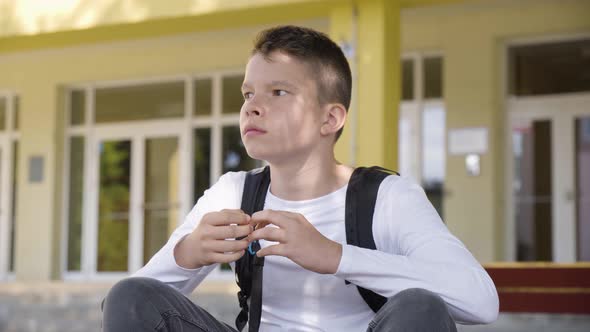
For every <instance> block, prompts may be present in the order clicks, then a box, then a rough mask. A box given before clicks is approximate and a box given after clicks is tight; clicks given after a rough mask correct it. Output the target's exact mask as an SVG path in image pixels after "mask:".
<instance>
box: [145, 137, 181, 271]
mask: <svg viewBox="0 0 590 332" xmlns="http://www.w3.org/2000/svg"><path fill="white" fill-rule="evenodd" d="M178 169H179V164H178V139H177V138H176V137H165V138H151V139H148V140H146V144H145V182H144V183H145V197H144V205H143V209H144V226H143V230H144V233H143V263H144V264H146V263H147V262H148V261H149V259H150V258H151V257H152V256H153V255H154V254H155V253H156V252H157V251H158V250H160V248H162V246H164V244H165V243H166V241H167V240H168V237H169V236H170V235H171V234H172V232H173V231H174V229H175V228H176V225H177V219H178V206H177V203H178Z"/></svg>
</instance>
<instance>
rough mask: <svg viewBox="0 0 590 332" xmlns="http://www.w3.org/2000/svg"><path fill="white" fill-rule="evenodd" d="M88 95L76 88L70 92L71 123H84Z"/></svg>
mask: <svg viewBox="0 0 590 332" xmlns="http://www.w3.org/2000/svg"><path fill="white" fill-rule="evenodd" d="M85 105H86V95H85V94H84V91H83V90H74V91H72V92H70V115H71V119H70V124H71V125H73V126H75V125H81V124H84V119H85V115H86V112H85V109H86V108H85V107H84V106H85Z"/></svg>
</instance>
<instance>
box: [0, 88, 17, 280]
mask: <svg viewBox="0 0 590 332" xmlns="http://www.w3.org/2000/svg"><path fill="white" fill-rule="evenodd" d="M17 97H18V94H17V93H16V92H14V91H0V98H4V99H5V100H6V114H5V124H6V128H5V129H4V132H2V133H1V134H0V149H1V150H2V160H1V162H2V164H1V165H0V167H1V171H0V210H1V211H3V213H2V214H0V280H14V279H15V271H8V268H9V262H10V247H11V245H14V248H15V249H16V243H14V244H11V241H10V234H11V232H12V212H13V211H12V203H13V199H14V197H13V196H12V189H13V188H12V183H13V181H12V180H13V176H14V175H13V174H12V171H13V168H14V165H13V160H12V155H13V153H14V151H13V147H14V142H17V141H18V140H19V138H20V134H19V131H18V130H17V129H16V128H14V116H15V104H16V98H17ZM14 240H15V242H16V238H15V239H14ZM15 263H16V262H15Z"/></svg>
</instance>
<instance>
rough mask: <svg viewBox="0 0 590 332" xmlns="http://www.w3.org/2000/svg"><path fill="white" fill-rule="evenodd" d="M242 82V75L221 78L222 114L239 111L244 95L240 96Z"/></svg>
mask: <svg viewBox="0 0 590 332" xmlns="http://www.w3.org/2000/svg"><path fill="white" fill-rule="evenodd" d="M243 82H244V75H237V76H226V77H224V78H223V83H222V84H223V96H222V98H223V114H230V113H240V109H241V108H242V104H243V103H244V97H242V83H243Z"/></svg>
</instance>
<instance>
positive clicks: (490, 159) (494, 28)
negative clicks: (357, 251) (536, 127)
mask: <svg viewBox="0 0 590 332" xmlns="http://www.w3.org/2000/svg"><path fill="white" fill-rule="evenodd" d="M579 33H586V36H589V35H590V1H585V0H560V1H551V0H521V1H513V0H496V1H479V2H476V3H473V4H463V5H448V6H432V7H429V8H420V9H408V10H404V11H403V12H402V49H403V50H404V52H408V51H432V50H436V51H442V53H443V55H444V68H443V72H444V74H443V75H444V92H443V93H444V99H445V104H446V109H447V129H453V128H462V127H481V126H483V127H488V128H489V141H490V142H489V143H490V144H489V148H490V149H489V152H488V153H487V154H485V155H483V156H482V159H481V162H482V165H481V168H482V175H481V176H479V177H468V176H467V175H466V172H465V167H464V159H463V157H460V156H447V171H446V180H445V187H446V190H447V191H449V193H450V194H449V195H448V196H447V198H446V199H445V202H444V208H443V209H444V214H445V219H446V222H447V224H448V225H449V227H450V229H451V230H452V231H453V232H454V233H455V234H456V235H457V236H459V238H461V240H463V241H464V242H465V244H466V245H467V247H468V248H469V249H470V250H472V252H473V253H474V254H475V256H476V257H477V258H479V259H480V260H481V261H483V262H489V261H494V260H502V259H504V257H506V253H505V251H506V248H507V246H508V245H510V244H505V243H504V241H503V239H504V234H505V231H507V230H506V229H505V228H504V225H505V219H506V218H505V215H504V209H505V204H506V202H505V199H504V196H505V195H504V190H505V186H504V183H505V178H504V167H505V166H504V165H505V155H504V148H503V146H504V144H505V141H504V139H505V138H506V137H507V136H508V133H507V131H506V126H505V121H506V120H505V108H504V106H503V102H504V82H505V77H504V74H505V72H506V68H505V67H504V60H503V55H504V52H505V47H506V45H507V43H508V42H509V41H511V40H514V39H516V38H536V37H542V36H548V35H563V36H567V35H572V34H579ZM508 231H510V230H508Z"/></svg>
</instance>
